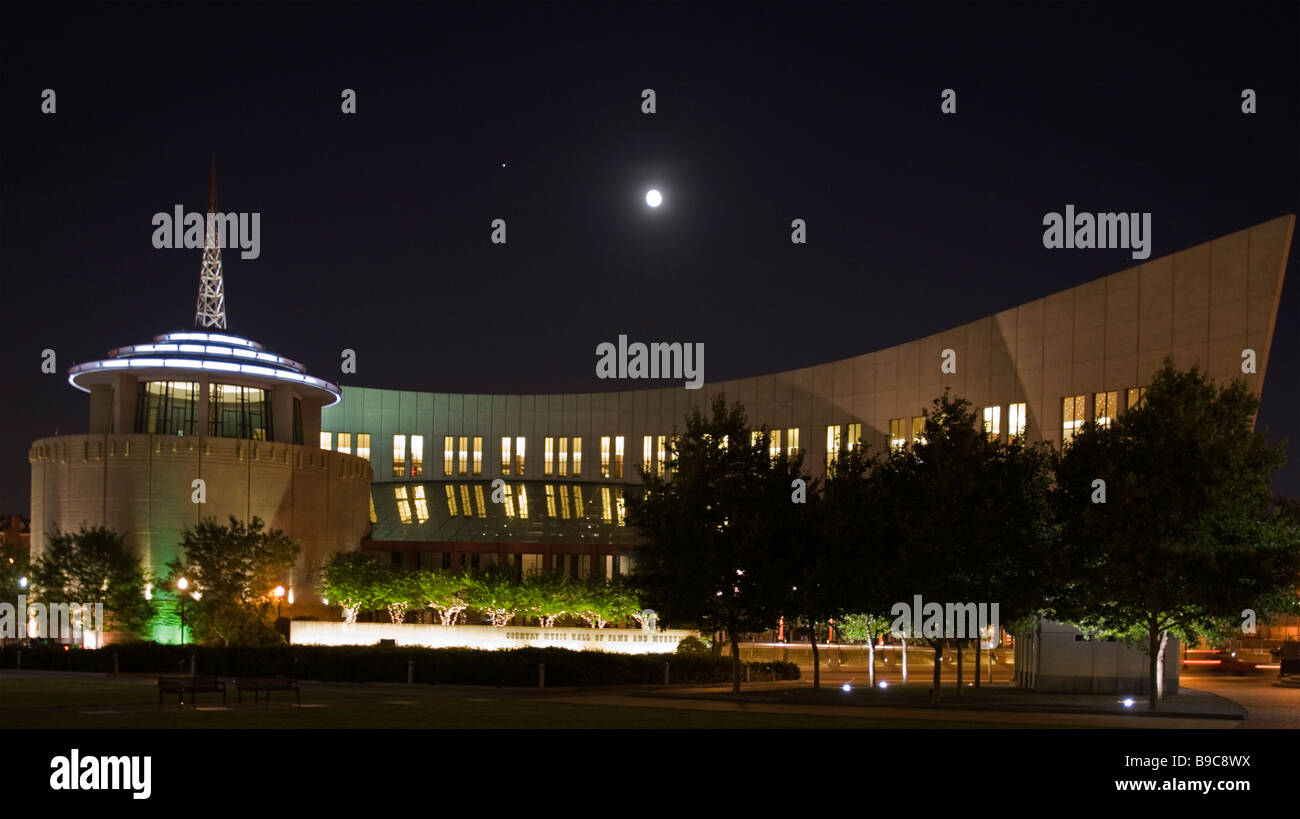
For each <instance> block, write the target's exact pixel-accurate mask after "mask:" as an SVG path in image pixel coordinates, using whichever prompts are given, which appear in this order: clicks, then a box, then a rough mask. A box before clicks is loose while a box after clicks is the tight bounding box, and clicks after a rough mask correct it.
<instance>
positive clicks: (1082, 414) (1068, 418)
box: [1061, 395, 1088, 444]
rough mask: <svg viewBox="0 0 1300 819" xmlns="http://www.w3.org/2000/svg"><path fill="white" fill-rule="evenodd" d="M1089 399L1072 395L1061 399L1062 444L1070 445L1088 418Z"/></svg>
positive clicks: (1084, 396)
mask: <svg viewBox="0 0 1300 819" xmlns="http://www.w3.org/2000/svg"><path fill="white" fill-rule="evenodd" d="M1087 406H1088V397H1087V396H1086V395H1070V396H1067V397H1065V398H1062V399H1061V443H1062V444H1068V443H1069V442H1070V441H1071V440H1073V439H1074V435H1075V433H1076V432H1078V431H1079V428H1080V427H1082V426H1083V422H1084V420H1085V419H1086V418H1087V412H1088V410H1087Z"/></svg>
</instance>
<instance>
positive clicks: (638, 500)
mask: <svg viewBox="0 0 1300 819" xmlns="http://www.w3.org/2000/svg"><path fill="white" fill-rule="evenodd" d="M782 461H783V459H775V458H772V457H771V456H770V453H769V451H768V448H767V444H766V443H765V442H764V439H763V437H762V436H761V435H753V436H751V434H750V430H749V429H748V424H747V422H746V419H745V412H744V409H743V408H742V407H741V406H740V405H739V404H734V405H732V407H731V408H730V409H728V408H727V404H726V398H725V396H722V395H719V396H718V397H717V398H716V399H715V400H714V402H713V407H712V414H711V417H710V418H708V419H707V420H706V419H705V418H704V417H703V416H702V415H701V413H700V411H699V410H698V409H694V410H692V412H691V414H690V415H689V416H688V417H687V419H686V431H685V433H684V434H682V435H681V436H680V438H676V439H674V441H673V443H672V445H671V446H670V448H669V454H668V470H667V472H666V474H665V475H664V476H660V475H659V474H657V473H656V472H653V471H647V470H646V469H645V468H644V467H641V478H642V481H643V487H642V489H641V491H640V492H639V493H636V494H633V495H632V496H631V497H630V498H629V503H628V510H629V518H628V519H629V522H630V523H631V524H632V525H633V526H635V527H636V528H637V529H638V530H639V531H640V533H641V535H642V536H643V538H644V543H643V544H642V545H641V546H640V547H639V548H638V550H637V569H636V574H635V576H634V577H635V581H636V582H637V583H638V585H639V586H640V587H641V588H642V589H644V591H645V594H646V597H647V598H648V599H649V600H650V602H651V604H652V605H653V607H654V608H655V610H656V611H658V612H659V613H660V615H661V616H663V617H664V618H665V619H669V620H678V621H683V620H684V621H693V622H696V623H698V624H699V626H700V628H701V629H706V630H709V631H718V630H725V631H726V633H727V637H728V639H729V640H730V642H731V657H732V666H731V667H732V690H733V691H739V690H740V637H741V634H742V632H745V631H754V630H758V629H762V628H765V627H767V625H769V624H770V623H772V622H773V621H775V619H776V617H777V616H778V614H779V609H780V606H781V604H782V603H783V602H784V595H783V593H782V588H788V585H787V584H786V582H785V579H784V578H782V577H780V573H779V571H778V568H779V562H778V561H777V560H776V559H775V558H774V550H779V549H786V548H790V546H789V544H786V543H781V542H780V535H781V533H783V532H786V531H788V526H785V525H783V524H781V523H780V522H779V519H780V518H781V516H782V515H789V514H791V513H792V507H793V506H794V505H795V504H793V503H792V502H791V491H792V487H791V484H790V481H789V480H787V479H786V478H787V477H788V476H789V474H790V469H791V468H792V467H791V466H790V465H789V464H783V463H782ZM798 463H799V461H798V460H796V463H795V465H794V466H793V468H794V469H797V468H798Z"/></svg>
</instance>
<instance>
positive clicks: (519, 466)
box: [515, 435, 524, 478]
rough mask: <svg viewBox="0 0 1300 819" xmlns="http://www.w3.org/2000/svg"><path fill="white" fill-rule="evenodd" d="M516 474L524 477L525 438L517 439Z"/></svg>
mask: <svg viewBox="0 0 1300 819" xmlns="http://www.w3.org/2000/svg"><path fill="white" fill-rule="evenodd" d="M515 474H516V475H518V476H519V477H521V478H522V477H523V476H524V436H522V435H520V436H519V437H518V438H516V439H515Z"/></svg>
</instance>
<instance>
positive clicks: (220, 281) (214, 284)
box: [194, 156, 226, 330]
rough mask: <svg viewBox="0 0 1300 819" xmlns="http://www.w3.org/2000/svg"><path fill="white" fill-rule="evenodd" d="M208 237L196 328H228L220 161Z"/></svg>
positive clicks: (214, 172)
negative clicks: (220, 231)
mask: <svg viewBox="0 0 1300 819" xmlns="http://www.w3.org/2000/svg"><path fill="white" fill-rule="evenodd" d="M207 221H208V224H207V235H206V236H205V238H204V242H203V269H202V272H201V273H200V275H199V302H198V306H197V307H196V308H195V312H194V326H195V327H198V328H199V329H208V328H215V329H218V330H224V329H226V284H225V279H224V277H223V275H222V271H221V242H220V241H218V232H217V222H218V219H217V158H216V157H215V156H214V157H213V158H212V178H211V182H210V187H209V189H208V220H207Z"/></svg>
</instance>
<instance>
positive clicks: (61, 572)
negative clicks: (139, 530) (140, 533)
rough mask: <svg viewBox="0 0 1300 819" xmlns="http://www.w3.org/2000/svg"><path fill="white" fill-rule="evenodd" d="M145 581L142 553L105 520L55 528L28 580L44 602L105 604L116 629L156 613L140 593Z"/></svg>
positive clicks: (137, 625)
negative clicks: (70, 528) (71, 529)
mask: <svg viewBox="0 0 1300 819" xmlns="http://www.w3.org/2000/svg"><path fill="white" fill-rule="evenodd" d="M14 565H18V564H17V563H15V564H14ZM148 582H149V578H148V576H147V575H146V573H145V570H144V567H143V566H142V565H141V563H140V558H139V557H137V556H136V554H135V553H134V552H133V551H132V550H131V549H130V548H129V547H128V546H127V545H126V541H125V540H124V539H123V537H122V536H121V535H120V534H118V533H117V532H115V531H113V530H112V529H108V528H105V527H103V526H98V527H95V528H93V529H88V528H86V527H85V526H84V525H83V526H82V527H81V528H80V529H79V530H77V531H76V532H55V533H54V534H53V535H51V536H50V538H49V541H48V543H47V545H46V548H45V551H44V553H43V554H42V555H41V557H40V558H39V559H38V560H37V561H36V563H35V565H33V566H32V567H31V585H32V586H33V587H35V590H36V593H37V595H38V596H39V598H40V599H41V601H42V602H45V603H80V604H86V605H91V606H94V605H96V604H103V606H104V618H105V620H107V622H106V623H105V624H104V625H105V628H106V629H108V630H114V631H122V630H125V631H137V630H140V629H143V628H144V627H145V626H146V625H147V624H148V622H149V620H150V619H151V618H152V617H153V616H154V605H153V602H152V601H150V600H147V599H145V596H144V595H145V587H146V585H147V584H148Z"/></svg>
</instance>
